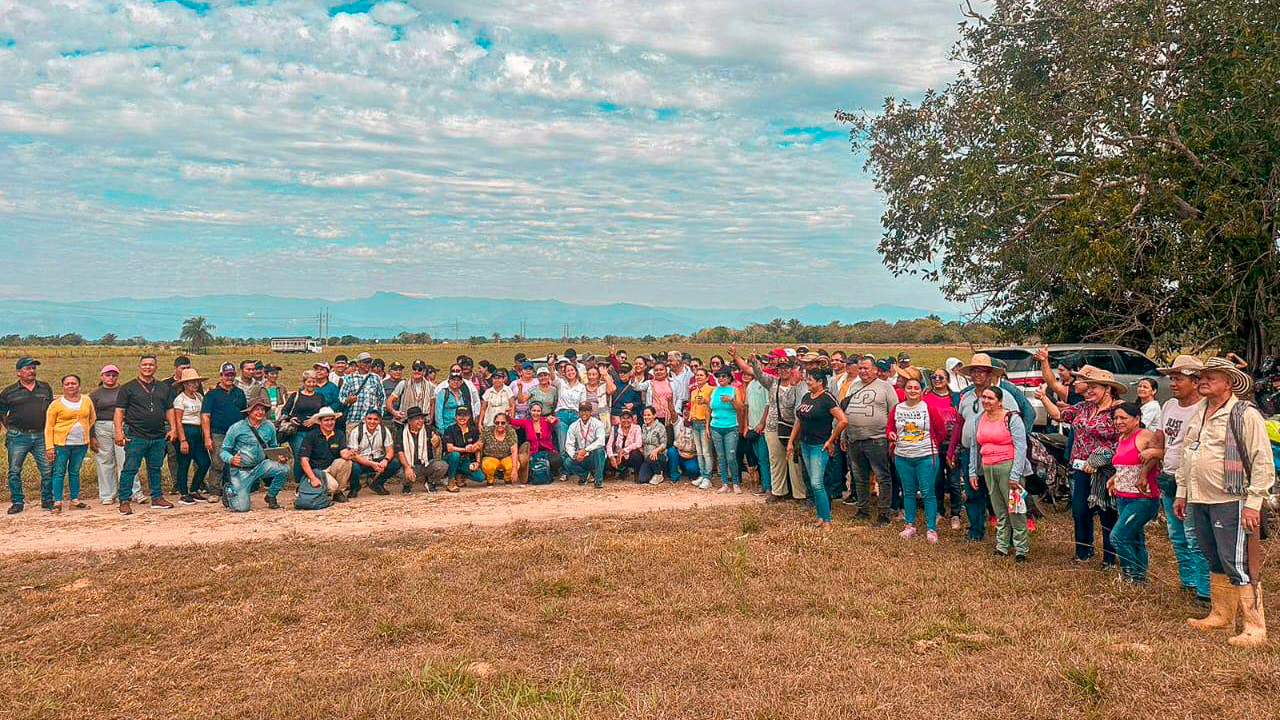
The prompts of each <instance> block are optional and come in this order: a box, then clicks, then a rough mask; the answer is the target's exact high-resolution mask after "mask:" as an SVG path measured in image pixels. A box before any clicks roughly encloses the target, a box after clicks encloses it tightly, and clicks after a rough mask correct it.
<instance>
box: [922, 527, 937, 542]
mask: <svg viewBox="0 0 1280 720" xmlns="http://www.w3.org/2000/svg"><path fill="white" fill-rule="evenodd" d="M924 539H925V540H928V541H929V544H930V545H937V544H938V531H937V530H930V531H929V532H927V533H925V534H924Z"/></svg>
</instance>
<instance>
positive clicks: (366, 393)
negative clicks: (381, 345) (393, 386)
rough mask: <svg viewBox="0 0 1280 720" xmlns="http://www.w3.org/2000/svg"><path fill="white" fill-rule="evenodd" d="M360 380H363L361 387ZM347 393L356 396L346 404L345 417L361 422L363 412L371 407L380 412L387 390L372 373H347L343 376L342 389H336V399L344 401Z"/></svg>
mask: <svg viewBox="0 0 1280 720" xmlns="http://www.w3.org/2000/svg"><path fill="white" fill-rule="evenodd" d="M366 377H367V378H369V380H368V382H365V378H366ZM362 382H364V388H363V389H361V388H360V383H362ZM357 391H359V392H357ZM348 395H355V396H356V401H355V402H353V403H351V404H350V405H348V406H347V418H348V421H349V422H352V423H359V422H363V421H364V414H365V413H366V412H367V411H368V410H369V409H371V408H372V409H374V410H377V411H378V413H379V414H381V413H382V409H383V408H384V407H386V404H387V390H386V388H384V387H383V386H382V380H381V379H380V378H379V377H378V376H377V375H374V374H373V373H369V374H368V375H360V374H357V373H349V374H347V375H346V376H344V377H343V378H342V389H341V390H339V391H338V400H339V401H340V402H343V403H345V402H346V401H347V396H348ZM352 427H354V425H353V426H352Z"/></svg>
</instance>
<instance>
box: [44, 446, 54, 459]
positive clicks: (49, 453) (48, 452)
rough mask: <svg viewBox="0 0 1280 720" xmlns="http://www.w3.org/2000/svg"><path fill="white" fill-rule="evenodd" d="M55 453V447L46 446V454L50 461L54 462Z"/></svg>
mask: <svg viewBox="0 0 1280 720" xmlns="http://www.w3.org/2000/svg"><path fill="white" fill-rule="evenodd" d="M55 454H56V453H55V451H54V449H53V448H46V449H45V451H44V456H45V458H46V459H47V460H48V461H49V462H53V456H54V455H55Z"/></svg>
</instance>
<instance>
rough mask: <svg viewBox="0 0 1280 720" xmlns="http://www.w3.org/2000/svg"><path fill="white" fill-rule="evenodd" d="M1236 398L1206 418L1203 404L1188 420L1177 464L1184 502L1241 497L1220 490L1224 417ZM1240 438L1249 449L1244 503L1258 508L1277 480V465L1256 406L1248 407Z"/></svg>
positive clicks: (1179, 485) (1208, 502)
mask: <svg viewBox="0 0 1280 720" xmlns="http://www.w3.org/2000/svg"><path fill="white" fill-rule="evenodd" d="M1237 402H1239V401H1238V400H1237V399H1236V398H1235V396H1232V397H1231V399H1230V400H1227V402H1226V403H1225V404H1224V405H1223V406H1222V407H1220V408H1218V410H1217V412H1215V413H1214V414H1213V415H1210V416H1209V419H1208V420H1207V421H1206V420H1205V419H1204V414H1205V412H1206V411H1207V410H1208V406H1207V405H1206V406H1205V407H1204V408H1202V409H1200V410H1198V411H1197V412H1196V413H1194V414H1193V415H1192V416H1191V419H1190V420H1188V421H1187V435H1186V439H1185V440H1183V445H1182V465H1180V466H1179V467H1178V472H1177V481H1178V494H1177V496H1178V497H1180V498H1185V499H1186V500H1187V502H1194V503H1207V504H1214V503H1227V502H1236V501H1237V500H1240V499H1241V498H1240V497H1239V496H1237V495H1231V494H1229V493H1227V492H1226V491H1225V490H1223V484H1224V478H1223V475H1224V474H1225V473H1224V469H1225V467H1224V460H1225V458H1226V452H1227V419H1228V418H1229V417H1230V416H1231V408H1233V407H1235V405H1236V403H1237ZM1243 425H1244V427H1243V429H1242V432H1241V437H1240V440H1241V442H1243V443H1244V446H1245V448H1246V449H1247V450H1248V453H1249V461H1248V462H1247V463H1246V465H1247V466H1248V467H1249V468H1250V469H1251V470H1252V472H1251V473H1250V474H1249V478H1248V494H1247V495H1246V496H1245V497H1244V501H1245V503H1244V504H1245V507H1247V508H1250V509H1253V510H1260V509H1261V508H1262V502H1263V501H1264V500H1266V498H1267V495H1268V494H1269V493H1270V492H1271V486H1272V485H1273V484H1275V481H1276V468H1275V465H1274V464H1273V460H1272V457H1271V439H1270V438H1268V437H1267V426H1266V422H1265V421H1264V420H1263V419H1262V414H1261V413H1259V412H1258V411H1257V410H1247V411H1245V414H1244V423H1243Z"/></svg>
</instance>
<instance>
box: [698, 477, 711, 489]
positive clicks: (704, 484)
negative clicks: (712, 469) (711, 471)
mask: <svg viewBox="0 0 1280 720" xmlns="http://www.w3.org/2000/svg"><path fill="white" fill-rule="evenodd" d="M698 489H699V490H710V489H711V478H702V480H700V481H699V482H698Z"/></svg>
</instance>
